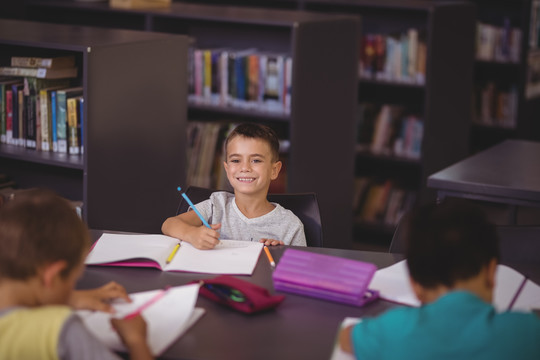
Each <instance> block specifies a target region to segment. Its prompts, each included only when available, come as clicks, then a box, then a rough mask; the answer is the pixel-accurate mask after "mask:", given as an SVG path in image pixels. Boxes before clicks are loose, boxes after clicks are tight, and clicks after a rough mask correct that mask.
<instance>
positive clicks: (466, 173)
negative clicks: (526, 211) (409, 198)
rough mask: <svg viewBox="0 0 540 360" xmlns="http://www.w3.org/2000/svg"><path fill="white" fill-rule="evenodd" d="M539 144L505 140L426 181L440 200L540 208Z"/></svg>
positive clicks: (433, 175)
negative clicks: (464, 198) (457, 198)
mask: <svg viewBox="0 0 540 360" xmlns="http://www.w3.org/2000/svg"><path fill="white" fill-rule="evenodd" d="M539 158H540V143H536V142H531V141H525V140H506V141H504V142H502V143H500V144H498V145H495V146H494V147H492V148H489V149H487V150H484V151H482V152H479V153H478V154H475V155H473V156H471V157H469V158H467V159H464V160H462V161H460V162H458V163H456V164H454V165H451V166H449V167H447V168H445V169H443V170H441V171H439V172H437V173H435V174H432V175H430V176H429V177H428V179H427V186H428V187H430V188H434V189H437V191H438V194H439V198H441V197H445V196H458V197H467V198H471V199H476V200H486V201H494V202H501V203H506V204H511V205H524V206H535V207H539V206H540V165H539V163H538V159H539Z"/></svg>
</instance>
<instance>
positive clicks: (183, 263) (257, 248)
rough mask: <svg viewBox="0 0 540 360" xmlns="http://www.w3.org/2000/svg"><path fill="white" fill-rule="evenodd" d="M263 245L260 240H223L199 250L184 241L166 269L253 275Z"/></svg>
mask: <svg viewBox="0 0 540 360" xmlns="http://www.w3.org/2000/svg"><path fill="white" fill-rule="evenodd" d="M263 246H264V245H263V244H262V243H259V242H250V241H240V240H221V243H220V244H219V245H217V246H216V247H215V248H213V249H212V250H199V249H196V248H195V247H194V246H193V245H191V244H189V243H187V242H185V241H183V242H182V245H181V246H180V249H179V250H178V252H177V254H176V256H175V257H174V259H173V260H172V261H171V262H170V264H168V265H167V266H166V270H167V271H190V272H198V273H206V274H235V275H251V274H252V273H253V270H254V269H255V265H256V264H257V261H258V260H259V255H260V253H261V250H262V248H263Z"/></svg>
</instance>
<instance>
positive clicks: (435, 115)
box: [274, 0, 475, 243]
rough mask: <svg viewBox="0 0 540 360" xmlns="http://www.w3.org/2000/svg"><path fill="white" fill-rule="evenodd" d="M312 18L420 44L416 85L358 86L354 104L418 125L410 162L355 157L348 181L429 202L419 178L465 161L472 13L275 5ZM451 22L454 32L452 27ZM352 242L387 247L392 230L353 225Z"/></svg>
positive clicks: (369, 4)
mask: <svg viewBox="0 0 540 360" xmlns="http://www.w3.org/2000/svg"><path fill="white" fill-rule="evenodd" d="M291 3H295V4H296V7H297V8H298V9H304V10H308V11H315V12H325V13H341V14H355V15H357V16H360V17H361V18H362V28H361V33H362V34H363V35H364V34H370V33H371V34H393V33H394V34H395V33H405V32H407V30H408V29H411V28H412V29H416V30H418V32H419V33H421V34H422V35H423V38H424V40H425V43H426V49H427V55H426V71H425V81H424V83H423V84H407V83H402V82H396V81H380V80H377V79H365V78H360V80H359V91H358V103H372V104H393V105H401V106H403V107H404V108H406V109H409V110H410V111H411V112H413V113H415V114H417V115H418V116H419V117H420V118H421V119H422V120H423V122H424V129H423V139H422V142H421V153H420V157H419V158H418V159H404V158H402V157H396V156H392V155H385V156H381V155H377V154H373V153H370V152H366V151H360V152H357V153H356V168H355V176H356V177H360V176H373V177H376V178H378V179H381V180H385V179H390V180H392V181H393V182H394V183H395V184H398V185H399V186H400V187H403V188H404V189H406V190H409V191H412V192H413V194H416V201H415V202H416V203H418V202H425V201H428V200H432V199H434V198H435V194H434V193H433V191H431V190H429V189H427V187H426V181H427V177H428V176H429V175H430V174H432V173H434V172H436V171H438V170H440V169H442V168H444V167H446V166H449V165H450V164H452V163H454V162H456V161H459V160H461V159H463V158H465V157H466V156H467V155H468V154H469V133H470V124H471V121H472V120H471V112H472V101H471V93H472V83H473V82H472V79H473V53H474V37H475V6H474V4H471V3H468V2H466V1H460V2H457V1H456V2H436V1H434V2H429V1H414V0H413V1H402V0H389V1H373V0H354V1H352V0H337V1H328V0H296V1H287V0H276V1H274V4H275V6H290V5H291ZM458 23H459V26H457V24H458ZM354 229H355V230H354V233H355V239H356V240H357V241H365V240H366V239H371V240H373V241H377V242H382V243H385V242H386V243H388V242H389V240H390V239H391V238H392V235H393V233H394V229H395V227H394V226H393V225H388V224H385V223H384V221H370V222H366V221H363V220H360V221H355V227H354Z"/></svg>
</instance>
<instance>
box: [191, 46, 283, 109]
mask: <svg viewBox="0 0 540 360" xmlns="http://www.w3.org/2000/svg"><path fill="white" fill-rule="evenodd" d="M292 65H293V62H292V58H291V57H290V56H289V55H285V54H278V53H267V52H260V51H258V50H257V49H243V50H232V49H223V48H219V49H199V48H192V49H191V50H190V57H189V100H190V101H191V102H192V103H195V104H203V105H212V106H224V107H237V108H241V109H249V110H257V111H263V112H273V113H280V114H289V113H290V110H291V90H292Z"/></svg>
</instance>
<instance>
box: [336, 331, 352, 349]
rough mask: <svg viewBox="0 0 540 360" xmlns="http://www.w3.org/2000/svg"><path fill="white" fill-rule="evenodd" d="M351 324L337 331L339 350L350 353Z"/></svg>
mask: <svg viewBox="0 0 540 360" xmlns="http://www.w3.org/2000/svg"><path fill="white" fill-rule="evenodd" d="M352 328H353V327H352V325H351V326H347V327H346V328H345V329H343V330H341V331H340V332H339V346H340V347H341V350H343V351H345V352H348V353H351V354H352V352H353V348H352V341H351V331H352Z"/></svg>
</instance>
